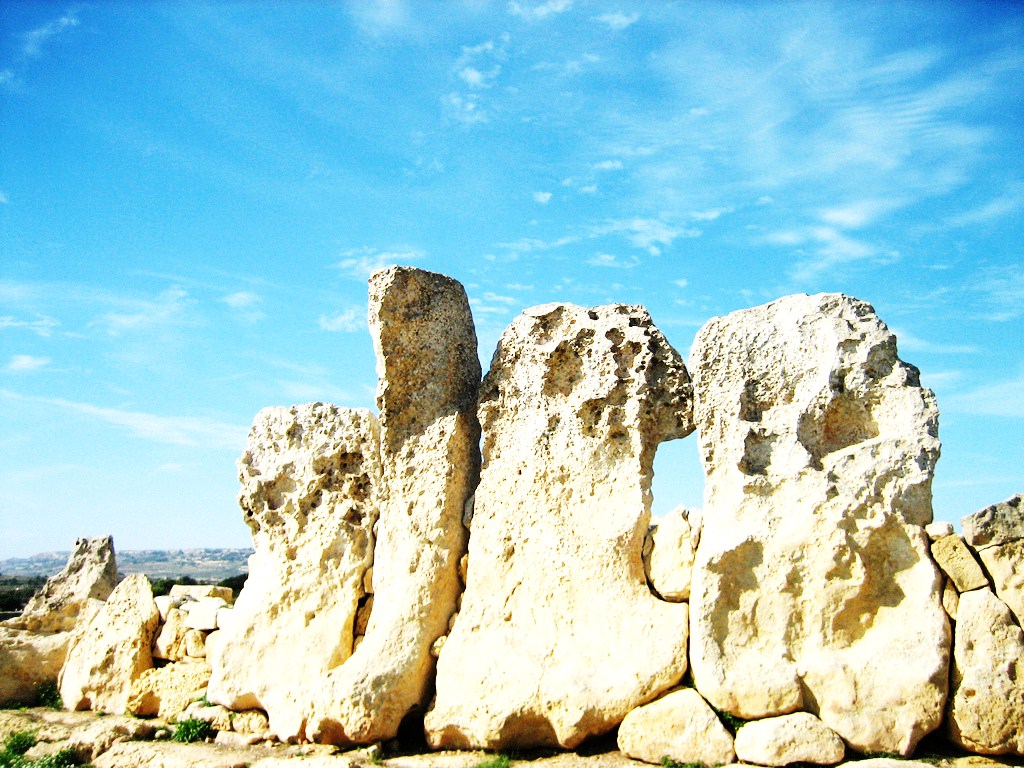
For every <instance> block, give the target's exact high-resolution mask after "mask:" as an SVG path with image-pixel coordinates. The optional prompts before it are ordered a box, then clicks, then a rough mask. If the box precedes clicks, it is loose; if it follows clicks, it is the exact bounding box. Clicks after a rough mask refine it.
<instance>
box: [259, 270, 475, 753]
mask: <svg viewBox="0 0 1024 768" xmlns="http://www.w3.org/2000/svg"><path fill="white" fill-rule="evenodd" d="M369 319H370V331H371V334H372V335H373V343H374V350H375V352H376V355H377V376H378V379H377V403H378V405H379V407H380V424H381V461H382V466H383V481H382V485H383V493H382V496H381V508H380V519H379V521H378V526H377V544H376V550H375V553H374V563H373V579H372V582H373V585H372V586H373V593H374V601H373V608H372V611H371V612H370V617H369V621H368V622H367V626H366V634H365V636H364V637H363V639H362V641H361V642H360V643H359V646H358V647H357V648H356V650H355V652H354V653H353V655H352V657H351V658H350V659H348V660H347V661H345V663H343V664H341V665H340V666H339V667H337V668H336V669H334V670H332V671H331V672H330V674H329V675H327V676H326V677H325V678H323V679H322V680H321V681H320V682H319V692H318V695H317V696H316V697H315V698H314V700H313V702H312V705H311V707H310V710H309V719H308V722H307V728H306V730H307V735H308V737H309V738H311V739H313V740H316V741H323V742H330V743H336V744H339V743H361V744H368V743H373V742H375V741H381V740H386V739H390V738H392V737H394V736H395V734H396V733H397V732H398V727H399V725H400V724H401V722H402V720H403V719H404V718H405V717H406V716H407V715H409V714H410V713H413V712H422V710H423V709H424V708H425V706H426V704H427V699H428V697H429V695H430V690H431V687H432V686H431V682H432V679H433V673H434V663H435V662H434V658H433V657H432V656H431V653H430V649H431V646H432V645H433V644H434V642H435V641H436V640H437V639H438V638H439V637H440V636H441V635H443V634H445V633H447V631H448V622H449V619H450V617H451V615H452V614H453V613H454V612H455V610H456V602H457V600H458V596H459V593H460V591H461V585H460V583H459V576H458V565H459V560H460V559H461V557H462V555H463V554H464V552H465V542H466V531H465V528H464V527H463V525H462V512H463V507H464V505H465V503H466V500H467V499H468V498H469V496H470V495H471V494H472V492H473V488H474V486H475V485H476V481H477V478H478V475H479V466H480V454H479V439H480V427H479V423H478V421H477V416H476V396H477V390H478V388H479V385H480V361H479V358H478V357H477V345H476V331H475V330H474V327H473V318H472V315H471V313H470V309H469V300H468V299H467V297H466V292H465V290H464V289H463V287H462V285H460V284H459V283H458V282H457V281H455V280H453V279H451V278H450V277H446V276H444V275H439V274H436V273H433V272H426V271H424V270H421V269H412V268H409V267H392V268H389V269H385V270H381V271H379V272H375V273H374V274H373V275H372V276H371V277H370V311H369ZM271 719H273V718H271Z"/></svg>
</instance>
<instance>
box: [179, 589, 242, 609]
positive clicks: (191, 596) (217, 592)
mask: <svg viewBox="0 0 1024 768" xmlns="http://www.w3.org/2000/svg"><path fill="white" fill-rule="evenodd" d="M170 596H171V597H172V598H175V599H178V598H180V599H181V600H183V601H184V600H202V599H203V598H207V597H217V598H220V599H221V600H223V601H224V604H225V605H231V604H232V603H234V602H235V593H234V592H232V591H231V587H219V586H217V585H216V584H175V585H173V586H172V587H171V591H170Z"/></svg>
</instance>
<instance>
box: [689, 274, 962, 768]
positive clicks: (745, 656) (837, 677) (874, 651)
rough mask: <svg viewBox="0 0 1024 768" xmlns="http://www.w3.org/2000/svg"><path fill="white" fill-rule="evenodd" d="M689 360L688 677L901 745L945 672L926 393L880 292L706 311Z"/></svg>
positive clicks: (935, 707) (934, 716)
mask: <svg viewBox="0 0 1024 768" xmlns="http://www.w3.org/2000/svg"><path fill="white" fill-rule="evenodd" d="M690 368H691V371H692V374H693V383H694V401H695V406H694V408H695V421H696V424H697V431H698V433H699V435H700V446H701V450H702V453H703V463H704V468H705V472H706V475H707V484H706V486H705V507H704V511H703V522H704V524H703V528H702V531H701V540H700V545H699V547H698V551H697V558H696V565H695V568H694V574H695V575H694V581H693V585H692V588H691V612H692V623H691V661H692V665H693V673H694V679H695V681H696V685H697V689H698V690H699V691H700V692H701V694H703V695H704V696H705V697H706V698H707V699H708V700H709V701H710V702H711V703H712V704H713V705H715V706H716V707H717V708H719V709H722V710H725V711H728V712H730V713H732V714H734V715H737V716H739V717H742V718H744V719H756V718H763V717H770V716H773V715H781V714H786V713H789V712H794V711H797V710H800V709H807V710H809V711H812V712H815V713H816V714H818V715H819V716H820V718H821V720H822V721H824V723H825V724H826V725H827V726H829V727H830V728H831V729H832V730H834V731H836V732H837V733H839V734H840V735H841V736H842V737H843V738H844V739H845V740H846V741H847V743H848V744H850V745H851V746H852V747H854V748H855V749H857V750H859V751H863V752H869V753H870V752H874V753H877V752H895V753H900V754H903V755H907V754H909V753H910V752H911V751H912V750H913V748H914V745H915V744H916V743H917V742H918V740H919V739H920V738H921V737H922V736H924V735H925V734H926V733H928V732H929V731H931V730H933V729H934V728H935V727H936V726H937V725H938V724H939V722H940V719H941V715H942V707H943V702H944V700H945V695H946V688H947V682H946V681H947V670H948V656H949V642H950V633H949V626H948V621H947V618H946V615H945V613H944V611H943V610H942V608H941V604H940V595H941V589H942V578H941V576H940V574H939V573H938V571H937V570H936V568H935V565H934V564H933V562H932V560H931V558H930V556H929V550H928V545H929V542H928V537H927V535H926V534H925V532H924V530H923V528H922V526H923V525H925V524H927V523H928V522H930V520H931V479H932V472H933V469H934V465H935V461H936V460H937V458H938V454H939V441H938V437H937V433H938V410H937V408H936V405H935V400H934V396H933V395H932V393H931V392H930V391H929V390H926V389H922V388H921V386H920V382H919V379H918V373H917V370H916V369H914V368H912V367H911V366H908V365H906V364H905V363H903V362H902V361H900V359H899V358H898V357H897V354H896V340H895V337H894V336H893V335H892V334H891V333H889V331H888V329H887V328H886V327H885V325H884V324H883V323H882V322H881V321H880V320H879V319H878V318H877V317H876V316H875V314H874V311H873V309H872V308H871V307H870V306H869V305H868V304H865V303H863V302H860V301H857V300H856V299H851V298H849V297H846V296H842V295H839V294H821V295H817V296H789V297H786V298H784V299H780V300H779V301H776V302H772V303H771V304H767V305H764V306H761V307H755V308H753V309H749V310H744V311H740V312H735V313H733V314H731V315H728V316H726V317H720V318H715V319H713V320H711V321H710V322H709V323H708V324H707V325H705V326H704V328H703V329H702V330H701V331H700V332H699V333H698V335H697V338H696V340H695V342H694V346H693V353H692V358H691V363H690Z"/></svg>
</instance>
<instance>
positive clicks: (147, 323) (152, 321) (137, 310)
mask: <svg viewBox="0 0 1024 768" xmlns="http://www.w3.org/2000/svg"><path fill="white" fill-rule="evenodd" d="M124 303H126V304H128V305H129V306H130V307H131V310H130V311H128V312H108V313H106V314H104V315H102V316H101V317H100V318H99V319H98V320H96V321H94V323H93V325H96V326H99V327H101V328H103V329H104V330H106V332H107V333H108V334H109V335H111V336H122V335H124V334H126V333H132V332H135V331H142V330H148V329H151V328H156V327H160V326H168V325H187V324H190V322H191V321H190V320H189V319H188V317H187V310H188V308H189V307H190V306H192V305H193V304H194V302H193V300H192V299H190V298H189V295H188V292H187V291H185V290H184V289H182V288H178V287H174V288H168V289H167V290H166V291H163V292H162V293H161V294H160V295H159V296H157V298H155V299H130V300H126V301H125V302H124Z"/></svg>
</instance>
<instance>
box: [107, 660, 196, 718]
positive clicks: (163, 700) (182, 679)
mask: <svg viewBox="0 0 1024 768" xmlns="http://www.w3.org/2000/svg"><path fill="white" fill-rule="evenodd" d="M209 680H210V667H209V666H208V665H206V664H202V663H197V664H168V665H167V666H166V667H160V668H159V669H147V670H146V671H145V672H143V673H142V674H141V675H140V676H139V678H138V679H137V680H135V681H134V682H133V683H132V690H131V695H130V696H129V697H128V706H127V710H128V712H130V713H132V714H133V715H139V716H140V717H154V716H156V717H161V718H163V719H164V720H173V719H174V718H176V717H177V716H178V715H179V714H181V713H182V712H184V711H185V709H186V708H187V707H188V705H189V704H191V703H192V702H193V701H195V700H196V698H199V697H201V696H202V693H201V691H202V689H205V688H206V684H207V683H208V682H209Z"/></svg>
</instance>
